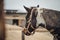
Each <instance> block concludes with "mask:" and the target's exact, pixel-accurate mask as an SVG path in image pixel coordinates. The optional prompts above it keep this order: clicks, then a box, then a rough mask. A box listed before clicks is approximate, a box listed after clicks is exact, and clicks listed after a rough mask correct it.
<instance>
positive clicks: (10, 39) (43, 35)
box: [6, 25, 53, 40]
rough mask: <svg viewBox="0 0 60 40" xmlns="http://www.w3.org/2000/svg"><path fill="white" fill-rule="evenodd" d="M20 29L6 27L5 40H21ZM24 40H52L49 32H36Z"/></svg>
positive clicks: (10, 26)
mask: <svg viewBox="0 0 60 40" xmlns="http://www.w3.org/2000/svg"><path fill="white" fill-rule="evenodd" d="M21 29H22V28H21V27H17V26H12V25H7V26H6V40H22V30H21ZM25 40H53V36H52V35H51V34H50V33H49V32H36V33H35V34H34V35H31V36H26V35H25Z"/></svg>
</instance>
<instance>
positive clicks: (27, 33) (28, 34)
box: [22, 29, 31, 36]
mask: <svg viewBox="0 0 60 40" xmlns="http://www.w3.org/2000/svg"><path fill="white" fill-rule="evenodd" d="M22 32H23V33H24V34H25V35H27V36H30V35H31V34H30V33H29V32H28V30H27V29H24V30H23V31H22Z"/></svg>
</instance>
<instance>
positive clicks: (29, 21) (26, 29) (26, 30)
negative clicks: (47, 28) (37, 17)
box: [24, 8, 35, 35]
mask: <svg viewBox="0 0 60 40" xmlns="http://www.w3.org/2000/svg"><path fill="white" fill-rule="evenodd" d="M34 9H35V8H33V9H32V11H31V15H30V17H29V18H30V19H29V20H28V22H27V23H29V24H28V26H27V28H24V30H25V31H24V32H25V33H26V32H28V33H29V34H31V35H33V34H34V33H35V30H34V31H33V32H29V30H28V28H29V25H31V20H32V12H33V10H34ZM31 27H32V29H35V28H34V27H33V26H32V25H31Z"/></svg>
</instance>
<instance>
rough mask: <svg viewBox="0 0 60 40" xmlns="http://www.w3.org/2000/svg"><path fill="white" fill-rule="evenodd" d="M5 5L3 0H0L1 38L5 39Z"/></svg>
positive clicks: (1, 39)
mask: <svg viewBox="0 0 60 40" xmlns="http://www.w3.org/2000/svg"><path fill="white" fill-rule="evenodd" d="M3 5H4V4H3V0H0V40H5V21H4V12H3Z"/></svg>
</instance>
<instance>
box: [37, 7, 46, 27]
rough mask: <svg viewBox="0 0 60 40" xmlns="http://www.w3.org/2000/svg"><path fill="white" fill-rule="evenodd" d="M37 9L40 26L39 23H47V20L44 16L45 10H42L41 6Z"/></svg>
mask: <svg viewBox="0 0 60 40" xmlns="http://www.w3.org/2000/svg"><path fill="white" fill-rule="evenodd" d="M37 11H38V14H37V18H36V19H37V24H36V25H37V26H38V24H40V23H42V24H46V23H45V20H44V18H43V16H42V12H43V10H40V9H39V8H37Z"/></svg>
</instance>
